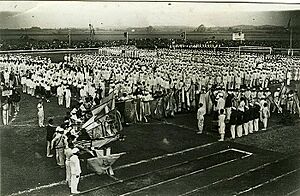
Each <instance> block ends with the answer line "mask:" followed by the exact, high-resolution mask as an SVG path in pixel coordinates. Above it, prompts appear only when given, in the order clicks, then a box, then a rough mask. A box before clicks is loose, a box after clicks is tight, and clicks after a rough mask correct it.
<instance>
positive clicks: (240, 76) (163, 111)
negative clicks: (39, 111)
mask: <svg viewBox="0 0 300 196" xmlns="http://www.w3.org/2000/svg"><path fill="white" fill-rule="evenodd" d="M126 49H128V48H126ZM115 50H120V51H122V50H124V48H115ZM128 50H129V49H128ZM135 50H136V51H139V52H140V53H143V57H139V55H136V54H137V53H135V52H126V53H122V52H120V53H118V54H119V55H112V54H109V53H105V54H78V55H73V56H72V57H67V56H66V58H65V61H64V62H60V63H52V62H51V60H50V59H46V58H42V57H31V56H27V55H2V56H1V57H0V68H1V74H0V76H1V77H0V78H1V86H2V87H3V89H10V88H13V87H14V86H15V85H16V84H18V85H22V89H23V93H27V94H29V95H31V96H36V97H43V98H45V100H46V101H50V99H49V98H50V97H51V96H56V97H58V104H59V105H64V102H65V106H66V107H67V108H71V107H72V104H73V103H74V101H76V102H77V103H78V102H79V101H83V102H86V101H88V102H90V101H91V100H92V102H91V103H92V104H93V105H97V104H99V103H100V100H101V99H103V98H104V97H105V96H107V95H108V94H109V93H110V92H112V91H114V92H115V94H116V98H117V100H119V101H126V100H133V103H134V107H133V109H132V110H133V111H130V112H129V113H130V115H131V118H132V119H131V120H133V121H146V122H147V121H148V117H155V118H159V119H161V118H164V117H169V116H174V115H175V113H178V112H182V111H192V110H196V109H197V108H199V105H200V103H201V104H202V105H203V107H204V108H205V112H206V113H212V112H216V111H218V112H220V111H221V110H220V109H225V105H224V104H223V103H221V106H220V104H219V105H218V100H219V99H220V97H223V99H224V100H226V99H229V98H230V100H229V101H227V105H226V107H236V108H238V107H239V106H240V104H241V103H244V104H242V107H246V106H247V107H249V105H250V104H252V105H254V104H255V103H256V102H258V103H259V102H260V101H261V100H262V99H265V100H266V101H267V100H269V99H270V96H271V97H272V101H271V100H269V101H268V108H269V109H270V108H275V109H276V108H277V110H278V109H279V108H280V107H281V108H282V109H283V108H284V109H285V110H288V111H289V112H290V113H298V112H299V111H298V110H297V104H296V103H295V99H294V97H295V96H296V94H297V93H295V91H294V89H291V91H290V90H286V91H285V92H283V91H282V90H281V89H279V90H277V91H278V92H277V95H276V94H275V92H274V91H273V92H271V91H270V85H271V84H276V83H279V84H284V83H285V84H286V85H287V86H289V85H290V83H291V81H293V80H295V81H299V80H300V67H299V62H300V60H299V59H297V58H291V57H287V56H282V55H258V54H242V55H238V54H236V53H233V52H218V53H217V54H216V53H214V52H213V51H207V50H183V49H181V50H176V49H175V50H170V49H158V50H157V51H156V55H155V56H153V51H152V50H140V49H135ZM147 54H149V55H148V56H147ZM230 94H231V96H229V95H230ZM221 95H222V96H221ZM275 95H276V96H275ZM289 96H290V97H292V98H289ZM289 99H290V100H291V101H292V102H293V103H290V104H288V101H289ZM221 100H222V99H221ZM263 105H264V104H261V106H263ZM282 109H279V110H280V111H282ZM121 113H122V115H123V116H128V115H129V114H127V113H128V111H127V110H125V109H124V111H122V112H121ZM224 114H225V115H226V114H227V117H226V119H227V118H228V115H229V114H230V113H229V112H228V111H227V112H226V111H225V112H224ZM217 116H218V115H216V117H215V118H216V119H217V118H218V117H217Z"/></svg>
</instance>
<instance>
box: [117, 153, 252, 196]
mask: <svg viewBox="0 0 300 196" xmlns="http://www.w3.org/2000/svg"><path fill="white" fill-rule="evenodd" d="M229 150H230V149H226V150H223V151H220V152H219V153H223V152H226V151H229ZM214 154H217V153H214ZM249 156H251V155H246V156H242V157H240V158H235V159H232V160H229V161H225V162H223V163H219V164H216V165H213V166H210V167H207V168H203V169H199V170H196V171H194V172H191V173H187V174H183V175H181V176H177V177H175V178H171V179H169V180H165V181H162V182H159V183H156V184H152V185H149V186H145V187H143V188H140V189H137V190H134V191H131V192H128V193H124V194H122V195H120V196H126V195H131V194H134V193H138V192H141V191H144V190H146V189H149V188H153V187H157V186H160V185H162V184H166V183H169V182H172V181H175V180H178V179H181V178H185V177H188V176H192V175H194V174H197V173H200V172H203V171H207V170H210V169H212V168H215V167H219V166H221V165H225V164H228V163H231V162H234V161H237V160H240V159H244V158H246V157H249Z"/></svg>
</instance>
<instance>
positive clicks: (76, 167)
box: [70, 148, 81, 194]
mask: <svg viewBox="0 0 300 196" xmlns="http://www.w3.org/2000/svg"><path fill="white" fill-rule="evenodd" d="M72 152H73V155H72V156H71V157H70V169H71V193H72V194H77V193H80V192H79V191H78V190H77V189H78V183H79V178H80V174H81V168H80V161H79V158H78V152H79V149H78V148H74V149H73V150H72Z"/></svg>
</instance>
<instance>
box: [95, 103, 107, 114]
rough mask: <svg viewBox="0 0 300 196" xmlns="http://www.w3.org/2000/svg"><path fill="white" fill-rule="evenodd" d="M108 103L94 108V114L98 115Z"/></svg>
mask: <svg viewBox="0 0 300 196" xmlns="http://www.w3.org/2000/svg"><path fill="white" fill-rule="evenodd" d="M106 105H107V103H104V104H100V105H99V106H97V107H96V108H94V109H93V110H92V114H93V116H96V115H98V114H100V113H101V112H102V111H103V109H104V108H105V107H106Z"/></svg>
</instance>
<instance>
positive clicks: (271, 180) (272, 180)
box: [234, 168, 300, 196]
mask: <svg viewBox="0 0 300 196" xmlns="http://www.w3.org/2000/svg"><path fill="white" fill-rule="evenodd" d="M298 170H300V168H298V169H295V170H293V171H290V172H287V173H285V174H281V175H280V176H277V177H275V178H272V179H270V180H267V181H265V182H263V183H261V184H258V185H256V186H254V187H250V188H248V189H246V190H244V191H240V192H238V193H236V194H234V196H237V195H241V194H243V193H247V192H249V191H252V190H255V189H257V188H259V187H261V186H263V185H266V184H269V183H271V182H274V181H276V180H278V179H280V178H283V177H285V176H287V175H289V174H292V173H294V172H296V171H298Z"/></svg>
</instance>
